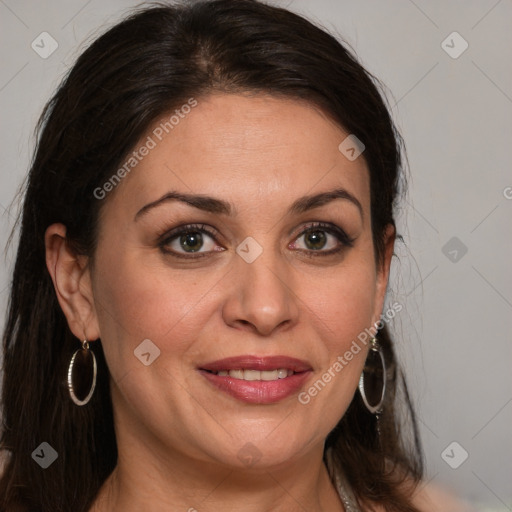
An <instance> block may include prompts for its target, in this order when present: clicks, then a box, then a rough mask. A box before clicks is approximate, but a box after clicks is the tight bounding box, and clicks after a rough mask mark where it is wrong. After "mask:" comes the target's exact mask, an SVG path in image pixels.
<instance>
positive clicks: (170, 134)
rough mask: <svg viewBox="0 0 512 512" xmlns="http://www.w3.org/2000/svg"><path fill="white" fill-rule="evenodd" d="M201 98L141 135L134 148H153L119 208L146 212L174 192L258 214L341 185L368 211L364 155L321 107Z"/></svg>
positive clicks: (126, 182) (255, 98)
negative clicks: (345, 149)
mask: <svg viewBox="0 0 512 512" xmlns="http://www.w3.org/2000/svg"><path fill="white" fill-rule="evenodd" d="M196 101H197V104H196V105H195V106H194V107H192V108H184V109H180V108H179V107H178V108H177V109H176V110H177V112H176V110H175V111H173V112H169V113H166V114H165V115H163V116H162V117H161V118H160V119H158V120H157V121H155V122H154V123H153V124H152V125H151V127H150V128H149V130H148V131H147V132H146V134H145V135H144V136H143V137H142V138H141V140H140V142H139V144H138V145H136V147H135V148H134V149H135V150H137V149H138V148H140V147H142V146H144V145H146V146H147V147H148V148H150V149H149V151H145V152H144V153H145V156H143V157H140V155H139V158H140V160H137V163H136V165H135V166H134V167H133V169H132V170H131V171H130V172H129V173H127V176H126V177H125V178H124V179H123V181H122V183H121V184H120V186H119V187H118V188H119V189H120V190H118V191H116V194H114V197H113V198H112V199H113V201H112V202H113V203H114V204H117V207H121V208H130V209H135V208H140V207H142V206H143V205H144V204H145V203H148V202H151V201H154V200H155V199H156V198H157V197H159V196H161V195H162V194H165V193H166V191H168V190H170V189H173V190H180V191H182V192H187V193H196V194H205V195H215V196H219V197H223V198H225V199H227V200H228V201H230V202H232V203H233V204H234V205H235V206H236V205H238V204H240V205H243V207H244V208H245V209H253V210H254V211H258V210H261V208H262V201H264V202H265V203H267V204H268V202H271V203H272V204H276V203H280V202H286V203H287V204H288V203H289V202H291V200H293V198H295V197H299V196H302V195H304V194H313V193H317V192H321V191H323V190H328V189H331V188H335V187H337V188H340V187H342V188H345V189H347V190H348V191H349V192H350V193H352V194H353V195H355V196H356V197H357V198H358V199H359V201H360V202H361V203H362V205H363V208H365V209H367V208H369V204H368V203H369V197H370V194H369V177H368V170H367V167H366V163H365V161H364V158H362V157H359V158H357V159H355V160H353V161H351V160H349V159H347V158H346V156H345V155H344V154H343V153H342V152H341V151H340V150H339V149H338V147H339V145H340V143H342V142H343V141H344V140H345V139H346V138H347V136H348V135H349V134H348V133H347V132H345V131H344V130H343V129H342V128H341V127H340V126H339V125H337V124H336V123H334V122H333V121H332V120H331V119H330V118H328V117H327V116H325V115H324V114H323V113H322V112H321V111H320V110H319V109H318V108H316V107H315V106H313V105H311V104H308V103H306V102H304V101H298V100H294V99H282V98H277V97H271V96H267V95H265V96H264V95H261V94H260V95H238V94H237V95H234V94H216V95H209V96H206V97H202V98H197V100H196ZM121 189H122V190H121ZM118 192H119V193H118Z"/></svg>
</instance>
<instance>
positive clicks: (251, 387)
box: [199, 356, 312, 404]
mask: <svg viewBox="0 0 512 512" xmlns="http://www.w3.org/2000/svg"><path fill="white" fill-rule="evenodd" d="M279 368H286V369H288V370H293V371H294V372H297V373H294V374H293V375H290V376H289V377H285V378H284V379H278V380H273V381H246V380H242V379H235V378H233V377H230V376H227V377H221V376H219V375H216V374H214V373H210V372H211V371H221V370H239V369H251V370H260V371H263V370H277V369H279ZM208 370H209V371H208ZM311 371H312V368H311V366H310V365H309V364H308V363H307V362H305V361H301V360H299V359H295V358H291V357H286V356H269V357H257V356H240V357H230V358H226V359H220V360H218V361H213V362H211V363H207V364H205V365H201V366H200V368H199V372H200V373H201V374H202V375H203V376H204V377H205V378H206V379H207V380H208V381H209V382H210V383H211V384H213V385H214V386H215V387H217V389H220V390H221V391H224V392H225V393H227V394H228V395H231V396H232V397H234V398H237V399H238V400H241V401H243V402H247V403H252V404H271V403H275V402H279V401H280V400H283V399H284V398H286V397H288V396H290V395H292V394H294V393H296V392H297V391H298V390H299V389H300V388H301V387H302V386H303V385H304V382H305V381H306V380H307V379H308V377H309V375H310V374H311Z"/></svg>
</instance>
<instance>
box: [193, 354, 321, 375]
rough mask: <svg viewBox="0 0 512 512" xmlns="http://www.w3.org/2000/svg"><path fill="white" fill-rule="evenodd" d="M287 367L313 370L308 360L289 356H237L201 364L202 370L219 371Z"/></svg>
mask: <svg viewBox="0 0 512 512" xmlns="http://www.w3.org/2000/svg"><path fill="white" fill-rule="evenodd" d="M280 368H286V369H287V370H293V371H294V372H305V371H308V370H312V368H311V365H310V364H308V363H307V362H306V361H303V360H301V359H297V358H295V357H288V356H251V355H243V356H235V357H226V358H224V359H218V360H217V361H212V362H210V363H206V364H202V365H200V366H199V369H201V370H209V371H214V372H219V371H222V370H242V369H243V370H260V371H265V370H267V371H268V370H278V369H280Z"/></svg>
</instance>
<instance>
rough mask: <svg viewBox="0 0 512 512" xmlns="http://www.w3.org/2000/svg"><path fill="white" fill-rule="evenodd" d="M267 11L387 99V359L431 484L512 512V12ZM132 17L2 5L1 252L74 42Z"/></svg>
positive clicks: (319, 7) (359, 5)
mask: <svg viewBox="0 0 512 512" xmlns="http://www.w3.org/2000/svg"><path fill="white" fill-rule="evenodd" d="M273 3H275V4H277V5H281V6H284V7H286V6H288V8H290V9H291V10H295V11H297V12H300V13H303V14H306V15H307V16H308V17H309V18H310V19H311V20H312V21H314V22H317V23H319V24H321V25H323V26H324V27H325V28H327V29H328V30H330V31H331V32H333V33H335V34H336V35H338V36H340V37H342V38H343V39H344V40H345V41H347V42H348V43H349V44H350V45H351V46H352V47H353V48H354V49H355V51H356V53H357V54H358V56H359V58H360V59H361V61H362V62H363V64H364V65H365V66H366V67H367V68H368V69H369V70H370V71H371V72H372V73H373V74H375V75H376V76H377V77H379V78H380V79H381V80H382V81H383V82H384V83H385V84H386V86H387V87H388V89H389V94H388V98H389V102H390V105H391V106H392V111H393V115H394V118H395V120H396V122H397V123H398V126H399V127H400V129H401V131H402V133H403V135H404V137H405V139H406V144H407V148H408V156H409V167H410V174H411V180H410V184H409V196H408V197H407V199H406V201H405V202H404V203H403V211H402V212H401V213H400V215H399V218H398V226H399V232H400V233H401V234H402V235H403V236H404V239H405V246H404V245H403V244H402V245H400V244H398V245H397V248H396V252H397V254H399V255H400V262H398V260H397V259H394V262H393V269H392V277H391V290H390V296H389V298H390V299H393V300H397V301H399V302H400V303H402V304H403V305H404V309H403V310H402V312H401V313H400V315H399V318H398V322H395V326H394V328H395V331H396V332H397V336H398V340H397V343H398V346H397V351H398V353H399V355H400V357H401V358H402V360H403V361H404V363H405V366H406V368H407V375H408V380H409V384H410V387H411V390H412V395H413V398H414V400H415V402H416V405H417V408H418V413H419V419H420V427H421V434H422V438H423V442H424V445H425V451H426V455H427V469H428V478H430V479H432V481H433V482H435V483H437V484H443V485H445V486H448V487H450V488H451V489H453V490H455V491H456V492H458V493H459V494H460V495H462V496H464V497H466V498H467V499H468V500H469V501H471V502H472V503H478V504H480V509H481V510H489V511H490V510H500V511H501V510H512V491H511V485H510V482H511V481H512V478H511V477H512V446H511V445H512V443H511V435H510V428H511V425H512V421H511V420H512V379H511V371H510V365H511V362H512V357H511V355H512V354H511V343H510V338H511V335H510V333H511V332H512V315H511V309H512V273H511V271H510V261H511V254H512V250H511V249H512V242H511V236H510V233H511V230H510V224H511V223H510V219H511V213H512V188H510V187H512V174H511V172H510V165H511V162H512V156H511V152H510V148H511V145H512V123H511V114H512V68H511V65H510V63H511V62H512V30H511V22H512V3H511V1H510V0H499V1H496V0H481V1H465V2H463V1H450V2H446V1H441V0H436V1H430V2H427V1H420V0H415V1H412V0H392V1H387V2H379V1H377V0H364V1H355V0H352V1H349V0H346V1H345V0H343V1H341V0H316V1H314V2H313V1H311V0H310V1H307V0H294V1H291V2H290V1H289V0H286V1H277V0H276V1H274V2H273ZM135 5H139V4H138V3H135V2H131V1H124V2H123V1H121V0H89V1H85V0H67V1H64V0H48V1H46V2H35V1H29V0H16V1H15V0H0V19H1V32H0V34H1V35H0V38H1V46H0V52H1V58H2V69H1V71H0V106H1V112H2V125H1V136H0V144H1V153H0V158H1V173H0V245H1V246H2V247H3V246H4V245H5V242H6V240H7V236H8V233H9V231H10V228H11V227H12V225H13V222H14V218H15V216H16V212H17V208H16V204H14V205H13V206H11V208H9V206H10V205H11V202H12V200H13V198H14V195H15V192H16V190H17V188H18V186H19V184H20V183H21V182H22V180H23V178H24V176H25V174H26V172H27V169H28V163H29V159H30V155H31V151H32V149H33V147H34V140H33V136H32V134H33V129H34V126H35V123H36V120H37V118H38V116H39V114H40V112H41V109H42V107H43V105H44V103H45V102H46V100H47V99H48V98H49V97H50V94H51V93H52V91H53V90H54V89H55V87H56V86H57V84H58V83H59V81H60V80H61V78H62V77H63V76H64V74H65V72H66V71H67V70H68V69H69V67H70V66H71V65H72V63H73V61H74V59H75V58H76V57H77V55H78V54H79V51H80V49H83V47H84V43H85V42H87V41H90V40H91V39H92V38H94V37H95V36H96V35H98V34H99V33H100V32H102V31H103V30H104V29H105V28H107V27H108V26H109V25H110V24H112V23H114V22H115V21H117V20H118V19H119V18H120V17H121V16H122V15H123V14H124V13H125V12H127V11H128V10H129V9H130V7H133V6H135ZM44 31H45V32H48V33H49V34H50V35H51V36H52V37H53V38H54V39H55V40H56V41H57V43H58V48H57V50H56V51H55V52H54V53H53V54H52V55H50V56H49V57H48V58H46V59H43V58H42V57H40V56H39V55H38V54H37V53H36V52H35V51H34V50H33V49H32V47H31V43H32V41H34V40H36V42H37V41H40V38H38V36H39V35H40V34H41V33H42V32H44ZM454 31H456V32H458V33H459V34H460V35H461V36H462V38H463V39H464V40H465V41H467V43H468V44H469V47H468V48H467V50H466V51H464V52H463V53H462V54H461V55H460V56H458V58H452V57H451V56H450V55H448V53H447V52H446V51H445V50H444V49H443V46H444V47H445V48H446V46H448V48H446V49H447V50H449V51H451V52H452V54H453V53H454V52H456V53H459V52H460V50H461V49H463V41H462V40H460V39H458V38H457V36H450V37H448V36H449V35H450V34H452V33H453V32H454ZM447 37H448V39H447ZM444 40H446V43H444V45H443V46H442V42H443V41H444ZM40 44H41V43H40ZM449 47H451V48H449ZM45 48H49V46H48V45H45ZM507 187H508V188H507ZM453 237H455V239H454V240H452V238H453ZM450 240H451V242H450ZM446 244H448V245H446ZM464 248H465V249H467V252H466V253H465V254H464V250H465V249H464ZM13 260H14V250H13V249H11V250H10V251H9V252H7V254H5V256H4V257H3V259H2V265H1V267H0V307H1V310H2V311H4V310H5V306H6V300H7V287H8V279H9V275H10V271H11V268H12V264H13ZM3 324H4V318H3V315H0V328H2V327H3ZM454 441H455V442H457V443H458V444H457V445H452V446H451V447H450V448H449V449H448V450H447V451H445V449H446V448H447V447H448V446H449V445H450V444H451V443H452V442H454ZM463 450H465V451H466V452H467V453H468V454H469V457H468V458H467V460H465V461H464V462H463V463H462V464H460V466H459V467H458V468H457V469H453V468H452V467H450V465H449V464H448V463H447V462H446V461H448V462H450V464H451V465H452V466H455V465H458V464H459V463H460V462H461V461H462V459H463V456H464V451H463ZM442 453H444V454H445V455H444V458H443V456H442Z"/></svg>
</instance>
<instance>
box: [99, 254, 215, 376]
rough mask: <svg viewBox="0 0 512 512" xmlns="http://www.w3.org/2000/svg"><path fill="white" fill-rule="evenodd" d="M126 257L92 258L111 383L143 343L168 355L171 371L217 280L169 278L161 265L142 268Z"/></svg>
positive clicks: (184, 274) (196, 275)
mask: <svg viewBox="0 0 512 512" xmlns="http://www.w3.org/2000/svg"><path fill="white" fill-rule="evenodd" d="M127 253H128V251H126V254H125V255H123V256H117V257H116V256H114V255H113V254H111V253H107V252H104V254H103V255H98V265H97V267H98V272H97V274H96V275H95V281H96V286H95V301H96V309H97V313H98V319H99V324H100V330H101V337H102V339H103V340H104V343H103V345H104V349H105V355H106V357H107V361H108V362H109V366H110V367H111V372H112V375H113V377H114V378H115V377H116V372H118V373H121V372H126V371H128V370H129V369H131V368H132V367H134V366H135V367H137V365H138V364H140V363H139V362H138V360H137V359H136V358H135V357H134V350H135V349H136V348H137V347H138V346H139V345H140V344H141V343H142V342H143V340H146V339H149V340H151V341H152V343H154V344H155V345H156V346H157V347H158V349H159V350H160V351H161V353H162V354H164V353H168V352H172V357H171V358H169V359H168V360H167V361H166V364H167V363H170V364H171V365H173V364H174V365H175V366H176V368H177V361H178V358H179V357H180V356H182V355H183V354H184V353H185V352H186V351H187V349H188V348H189V346H190V344H191V343H193V341H194V340H195V339H196V338H197V336H198V333H199V331H200V330H201V326H202V325H203V324H204V323H205V322H206V319H207V316H208V315H209V314H211V312H210V311H207V306H208V304H211V300H212V299H211V296H212V295H214V294H215V290H212V289H213V288H214V287H215V283H216V282H217V281H218V280H219V275H218V274H215V275H213V273H211V272H210V273H209V274H208V273H201V272H194V271H184V270H182V271H176V270H174V271H172V272H171V271H170V270H169V268H168V267H166V266H165V265H164V264H163V263H162V264H158V265H153V266H148V265H147V264H144V258H141V259H139V260H137V261H135V260H134V259H131V258H130V256H129V255H128V254H127ZM209 291H210V292H209ZM207 292H209V293H207ZM166 359H167V358H166Z"/></svg>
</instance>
